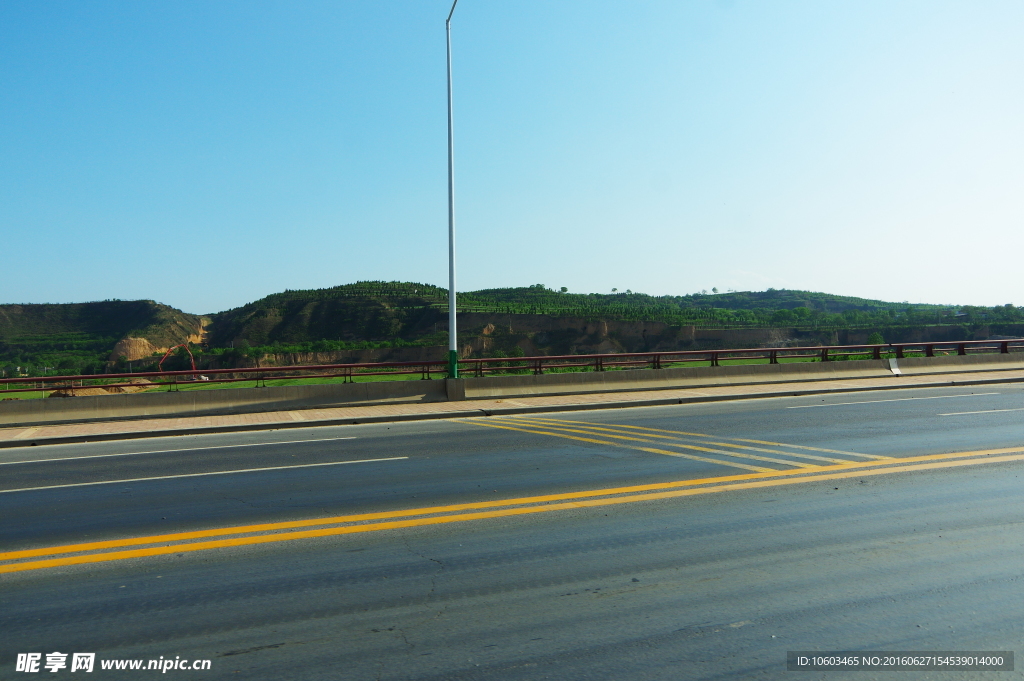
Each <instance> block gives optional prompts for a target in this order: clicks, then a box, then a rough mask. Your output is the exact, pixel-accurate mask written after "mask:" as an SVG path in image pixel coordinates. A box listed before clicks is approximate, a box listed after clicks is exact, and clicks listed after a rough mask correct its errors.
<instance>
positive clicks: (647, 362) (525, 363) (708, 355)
mask: <svg viewBox="0 0 1024 681" xmlns="http://www.w3.org/2000/svg"><path fill="white" fill-rule="evenodd" d="M1014 351H1017V352H1024V338H1021V339H1011V340H988V341H954V342H948V343H890V344H882V345H829V346H808V347H788V348H743V349H733V350H679V351H673V352H628V353H618V354H601V355H545V356H540V357H487V358H470V359H462V360H459V370H460V374H461V375H463V376H475V377H483V376H487V375H489V374H498V373H512V374H534V375H541V374H543V373H545V372H547V371H554V372H570V371H614V370H621V369H654V370H657V369H666V368H669V367H671V366H685V365H687V364H695V363H704V362H707V363H708V364H709V365H710V366H720V365H721V364H722V363H728V362H730V361H736V360H745V361H749V360H767V363H769V364H779V363H784V362H791V361H821V362H834V361H845V360H855V359H882V358H883V356H884V357H889V356H892V357H896V358H898V359H902V358H904V357H906V356H907V355H908V354H911V355H913V354H917V355H923V356H925V357H934V356H936V355H937V354H953V353H955V354H957V355H973V354H981V353H1000V354H1006V353H1009V352H1014ZM446 369H447V361H446V360H443V359H442V360H437V361H427V362H364V363H357V364H316V365H295V366H282V367H240V368H234V369H206V370H187V371H142V372H135V373H126V374H91V375H79V376H41V377H38V376H37V377H17V378H0V388H2V389H0V395H4V394H8V393H20V392H39V391H53V390H64V391H67V392H68V394H70V395H73V394H74V391H75V390H76V389H81V388H90V387H102V388H128V387H133V388H140V387H143V386H145V387H147V388H167V389H169V390H176V389H179V388H180V387H181V386H183V385H185V386H189V385H191V386H195V385H196V384H197V383H202V384H211V383H238V382H243V381H256V384H257V385H259V384H260V383H263V384H264V385H265V384H266V381H267V380H268V379H272V380H297V379H304V378H307V379H308V378H341V379H343V380H344V382H345V383H351V382H355V379H356V378H360V377H372V376H399V375H416V374H419V375H420V378H421V379H429V378H433V377H435V376H436V377H439V378H440V377H443V376H444V375H445V373H446ZM131 379H158V380H155V381H153V382H152V383H145V384H140V383H132V382H131ZM159 379H162V380H159ZM109 381H114V382H109ZM119 381H120V382H119ZM125 381H127V382H125ZM22 386H26V387H22Z"/></svg>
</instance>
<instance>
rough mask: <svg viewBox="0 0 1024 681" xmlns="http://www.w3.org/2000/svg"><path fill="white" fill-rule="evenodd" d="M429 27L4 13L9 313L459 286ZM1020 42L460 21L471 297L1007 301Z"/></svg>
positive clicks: (589, 13) (389, 12)
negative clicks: (390, 285) (450, 277)
mask: <svg viewBox="0 0 1024 681" xmlns="http://www.w3.org/2000/svg"><path fill="white" fill-rule="evenodd" d="M448 8H449V5H448V3H447V2H434V1H433V0H416V1H414V2H362V3H356V2H342V1H340V0H336V1H333V2H316V1H312V0H310V1H305V2H301V3H285V2H254V1H252V0H248V1H246V2H209V1H207V2H187V1H178V2H173V3H172V2H147V3H128V2H120V3H115V2H102V1H99V0H97V1H95V2H89V3H81V2H57V1H54V2H47V3H31V2H21V1H19V2H10V1H6V0H2V1H0V226H2V228H3V234H4V239H3V242H2V245H0V249H2V253H3V255H4V257H3V260H2V262H3V265H2V268H0V272H2V274H0V281H2V282H3V285H2V289H0V302H4V303H18V302H23V303H30V302H73V301H85V300H101V299H106V298H122V299H134V298H153V299H156V300H159V301H162V302H165V303H168V304H170V305H174V306H176V307H180V308H182V309H185V310H186V311H189V312H196V313H205V312H214V311H218V310H223V309H227V308H230V307H234V306H237V305H241V304H244V303H246V302H249V301H251V300H254V299H256V298H259V297H262V296H263V295H266V294H269V293H272V292H275V291H280V290H283V289H285V288H291V289H298V288H317V287H326V286H333V285H337V284H342V283H348V282H353V281H357V280H361V279H385V280H394V279H397V280H410V281H422V282H429V283H434V284H438V285H446V282H447V259H446V258H447V242H446V231H447V207H446V156H445V143H446V132H445V116H446V113H445V81H444V73H445V72H444V58H445V45H444V18H445V16H446V15H447V12H448ZM1022 29H1024V4H1021V3H1019V2H982V3H964V2H938V1H934V0H932V1H929V2H912V1H906V2H900V3H891V2H868V1H865V2H857V3H838V2H830V3H822V2H784V1H779V2H771V3H766V2H744V1H740V0H736V1H719V2H714V1H711V2H678V1H672V2H662V1H659V0H649V1H643V0H639V1H634V2H629V3H624V2H606V1H603V0H588V1H586V2H582V1H575V0H560V1H559V2H536V1H530V0H518V1H516V2H512V1H510V0H509V1H506V0H488V1H484V0H460V4H459V6H458V8H457V10H456V13H455V17H454V19H453V40H454V45H455V46H454V61H455V66H454V73H455V124H456V140H455V142H456V198H457V205H456V211H457V229H458V253H459V288H460V289H461V290H472V289H480V288H488V287H496V286H516V285H529V284H534V283H543V284H546V285H548V286H551V287H555V288H557V287H560V286H567V287H569V289H570V290H571V291H576V292H590V291H597V292H607V291H610V290H611V288H612V287H616V288H618V289H620V290H625V289H627V288H628V289H632V290H634V291H642V292H645V293H650V294H683V293H690V292H695V291H699V290H701V289H707V290H710V289H711V288H712V287H718V288H719V289H720V290H723V291H724V290H727V289H737V290H748V289H749V290H763V289H765V288H768V287H774V288H795V289H809V290H816V291H828V292H832V293H838V294H845V295H857V296H865V297H874V298H883V299H886V300H895V301H903V300H907V301H910V302H935V303H954V304H962V303H971V304H990V305H991V304H1003V303H1016V304H1024V277H1021V275H1020V270H1021V267H1020V255H1021V252H1022V246H1024V192H1022V189H1024V162H1022V159H1024V127H1022V121H1024V91H1022V88H1021V83H1022V82H1024V42H1022V41H1021V40H1020V35H1021V33H1022Z"/></svg>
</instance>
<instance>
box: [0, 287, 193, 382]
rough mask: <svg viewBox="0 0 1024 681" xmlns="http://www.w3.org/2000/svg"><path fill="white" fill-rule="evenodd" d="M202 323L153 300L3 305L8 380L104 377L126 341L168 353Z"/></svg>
mask: <svg viewBox="0 0 1024 681" xmlns="http://www.w3.org/2000/svg"><path fill="white" fill-rule="evenodd" d="M201 326H202V321H201V318H200V317H197V316H196V315H190V314H186V313H184V312H181V311H180V310H176V309H174V308H172V307H168V306H167V305H161V304H159V303H156V302H154V301H152V300H106V301H101V302H95V303H73V304H67V305H0V372H2V375H4V376H13V375H15V374H20V375H23V376H43V375H51V376H52V375H54V374H69V373H70V374H75V373H99V372H102V371H104V370H105V369H106V368H107V361H108V359H109V355H110V354H111V352H112V351H113V350H114V346H115V345H116V344H117V343H118V341H120V340H121V339H123V338H126V337H129V336H130V337H138V338H145V339H147V340H148V341H149V342H150V343H152V344H153V345H154V346H157V347H166V346H168V345H174V344H176V343H181V342H183V341H184V340H186V339H188V338H189V337H190V336H192V337H194V336H196V335H198V333H199V330H200V328H201Z"/></svg>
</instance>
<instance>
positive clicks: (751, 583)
mask: <svg viewBox="0 0 1024 681" xmlns="http://www.w3.org/2000/svg"><path fill="white" fill-rule="evenodd" d="M1022 418H1024V389H1022V387H1021V385H1020V384H1004V385H996V386H984V388H983V389H982V388H975V389H972V388H963V387H960V388H957V387H952V388H942V389H918V390H907V391H880V392H871V393H857V394H844V395H829V396H816V397H801V398H783V399H765V400H749V401H742V402H731V403H714V404H700V405H680V406H672V407H648V408H638V409H615V410H604V411H592V412H566V413H554V414H544V415H540V416H538V415H531V416H520V417H501V418H498V417H491V418H484V417H481V418H477V419H459V420H451V421H436V422H435V421H431V422H417V423H402V424H390V425H387V424H382V425H361V426H344V427H334V428H310V429H301V430H286V431H269V432H257V433H243V434H222V435H209V436H202V437H180V438H164V439H155V440H137V441H119V442H107V443H94V444H79V445H62V446H48V447H25V448H19V449H8V450H3V451H0V472H2V475H0V519H2V522H0V551H2V553H0V632H2V633H3V636H2V637H0V678H26V677H25V676H24V674H22V673H20V672H17V671H15V669H16V667H15V661H16V658H17V655H18V654H19V653H31V652H38V653H41V654H42V662H43V663H45V661H46V654H47V653H52V652H63V653H73V652H93V653H96V659H97V660H98V662H97V663H96V669H95V671H94V672H93V676H94V678H150V677H154V676H156V675H157V674H159V675H160V676H165V675H166V674H169V675H170V676H171V677H173V676H185V677H202V678H210V679H213V678H246V679H502V680H506V679H511V680H515V679H631V680H632V679H636V680H642V679H673V680H675V679H727V678H728V679H734V678H765V679H772V678H782V677H789V676H793V675H796V677H797V678H808V679H811V678H856V679H864V680H865V681H866V680H867V679H871V678H900V679H906V678H908V676H907V673H906V672H857V673H851V672H787V671H786V664H785V663H786V653H787V651H789V650H821V651H826V650H893V651H895V650H908V651H938V650H959V651H975V650H978V651H982V650H992V651H1013V650H1014V649H1015V646H1016V645H1017V644H1018V642H1019V641H1021V640H1024V529H1022V528H1024V494H1022V493H1024V480H1022V478H1021V475H1022V473H1024V424H1022ZM161 656H162V657H163V659H165V660H171V659H187V660H196V659H198V660H206V659H208V660H210V669H209V670H208V671H192V670H188V671H186V670H179V669H172V670H170V671H168V672H167V673H166V674H161V673H158V672H155V671H148V672H147V671H104V670H102V669H100V668H99V667H100V662H99V661H102V660H108V661H109V660H133V659H140V660H144V661H148V660H150V659H159V658H161ZM68 659H69V664H68V666H69V667H70V658H68ZM1021 664H1022V665H1024V663H1021ZM1018 668H1019V667H1018ZM41 673H45V674H47V675H49V672H46V671H45V670H43V671H42V672H41ZM59 673H70V671H69V669H62V670H60V672H59ZM76 673H77V672H76ZM1020 675H1021V674H1020V672H1013V673H1009V672H984V673H982V672H977V673H971V672H914V673H913V675H912V677H913V678H937V679H940V678H941V679H946V678H957V679H960V678H993V677H994V676H995V677H997V678H1012V677H1016V678H1019V677H1020Z"/></svg>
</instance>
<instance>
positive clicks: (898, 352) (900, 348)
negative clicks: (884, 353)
mask: <svg viewBox="0 0 1024 681" xmlns="http://www.w3.org/2000/svg"><path fill="white" fill-rule="evenodd" d="M896 359H903V346H902V345H897V346H896Z"/></svg>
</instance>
